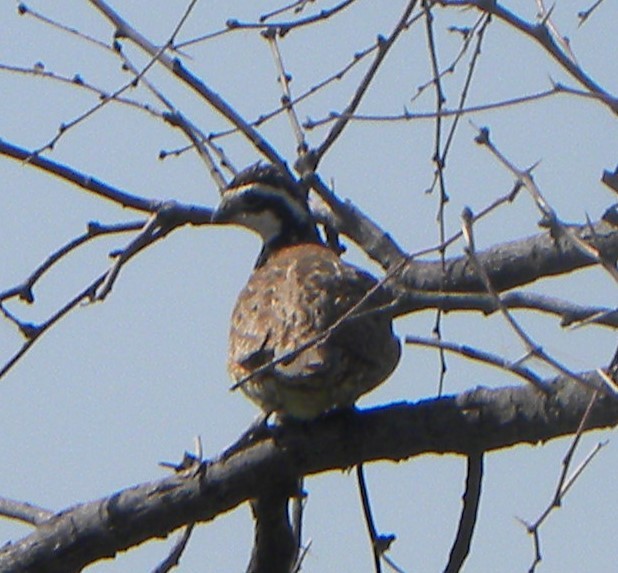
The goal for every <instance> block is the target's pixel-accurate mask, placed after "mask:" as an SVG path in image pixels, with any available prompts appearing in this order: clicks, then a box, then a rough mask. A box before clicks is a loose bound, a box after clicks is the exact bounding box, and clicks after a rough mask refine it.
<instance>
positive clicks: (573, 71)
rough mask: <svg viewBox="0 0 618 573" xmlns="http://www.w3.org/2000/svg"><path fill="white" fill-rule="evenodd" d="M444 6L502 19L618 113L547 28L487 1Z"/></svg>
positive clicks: (445, 0) (452, 1) (451, 1)
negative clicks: (470, 9) (532, 41)
mask: <svg viewBox="0 0 618 573" xmlns="http://www.w3.org/2000/svg"><path fill="white" fill-rule="evenodd" d="M440 4H441V5H443V6H474V7H475V8H477V9H479V10H482V11H484V12H490V13H491V14H492V15H493V16H496V17H497V18H500V19H501V20H503V21H504V22H506V23H507V24H509V25H510V26H512V27H513V28H515V29H516V30H518V31H519V32H521V33H522V34H523V35H524V36H527V37H528V38H531V39H533V40H535V41H536V42H538V43H539V44H540V45H541V46H542V47H543V49H544V50H545V51H546V52H547V53H548V54H549V55H550V56H551V57H552V58H553V59H554V60H556V61H557V62H558V63H559V64H560V65H561V66H562V67H563V68H564V69H565V70H566V71H567V72H568V73H569V74H570V75H571V76H572V77H573V78H575V79H576V80H577V81H578V82H579V83H581V84H582V85H583V86H585V87H586V88H587V89H588V90H590V91H591V92H594V93H596V94H599V95H602V96H603V97H604V98H605V101H606V102H607V104H608V106H609V108H610V109H611V110H612V111H613V112H614V113H618V99H616V98H615V97H613V96H612V95H611V94H610V93H608V92H607V91H606V90H605V89H603V88H602V87H601V86H600V85H599V84H598V83H597V82H595V81H594V80H593V79H592V78H591V77H590V76H589V75H588V74H586V73H585V72H584V71H583V70H582V69H581V68H580V67H579V66H578V65H577V64H576V63H575V62H574V61H573V60H572V59H571V57H570V56H569V55H567V54H566V53H565V52H564V51H563V50H562V49H561V48H560V46H558V45H557V44H556V42H555V41H554V39H553V38H552V35H551V33H550V32H549V30H548V28H547V26H545V25H544V24H543V23H541V24H531V23H529V22H526V21H525V20H523V19H522V18H520V17H519V16H517V15H516V14H515V13H514V12H512V11H511V10H509V9H508V8H505V7H504V6H503V5H502V4H499V3H497V2H487V1H486V0H440Z"/></svg>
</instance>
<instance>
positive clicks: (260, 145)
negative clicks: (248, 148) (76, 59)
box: [89, 0, 289, 174]
mask: <svg viewBox="0 0 618 573" xmlns="http://www.w3.org/2000/svg"><path fill="white" fill-rule="evenodd" d="M89 1H90V3H91V4H92V5H93V6H94V7H95V8H97V10H99V11H100V12H101V13H102V14H103V15H104V16H105V17H106V18H107V19H108V20H109V21H110V22H112V24H113V25H114V26H115V27H116V35H117V36H118V37H126V38H128V39H129V40H131V41H132V42H133V43H135V44H136V45H137V46H139V47H140V48H142V49H143V50H144V51H145V52H146V53H148V54H150V56H151V57H153V58H154V56H157V61H158V62H159V63H161V65H163V66H164V67H165V68H166V69H167V70H168V71H170V72H171V73H173V74H174V75H175V76H176V77H177V78H179V79H180V80H181V81H182V82H183V83H185V84H186V85H187V86H189V87H190V88H191V89H192V90H194V91H195V92H196V93H198V94H199V95H200V96H201V97H202V98H204V99H205V100H206V101H207V102H208V103H209V104H210V105H211V106H212V107H213V108H214V109H215V110H217V111H218V112H219V113H220V114H221V115H222V116H223V117H225V118H226V119H227V120H228V121H229V122H230V123H232V125H234V126H235V127H236V128H238V129H239V130H240V131H241V132H242V133H243V134H244V135H245V137H246V138H247V139H248V140H249V141H250V142H251V143H252V144H253V145H254V146H255V147H256V149H257V150H258V151H260V152H261V153H262V154H263V155H264V156H265V157H266V158H267V159H268V160H269V161H270V162H271V163H274V164H275V165H277V167H279V169H281V170H282V171H283V172H285V173H288V174H289V169H288V167H287V165H286V163H285V161H284V160H283V158H282V157H281V156H280V155H279V153H278V152H277V151H276V150H275V148H274V147H272V145H270V143H268V141H266V139H265V138H264V137H263V136H262V135H261V134H260V133H258V132H257V130H256V129H255V128H254V127H253V126H251V125H250V124H249V123H248V122H247V121H246V120H245V119H244V118H242V117H241V115H240V114H239V113H238V112H237V111H236V110H235V109H234V108H233V107H232V106H231V105H230V104H229V103H227V101H226V100H225V99H223V98H222V97H221V96H220V95H219V94H217V93H215V92H214V91H213V90H212V89H210V88H209V87H208V86H207V85H206V84H205V83H204V82H203V81H202V80H201V79H199V78H198V77H197V76H195V75H193V74H192V73H191V72H190V71H189V70H188V69H187V68H186V67H185V66H184V65H183V64H182V62H181V61H180V60H179V59H178V58H171V57H169V56H168V55H167V54H165V53H164V52H163V51H161V48H158V47H157V46H155V45H154V44H153V43H152V42H150V41H149V40H148V39H147V38H146V37H145V36H143V35H142V34H140V33H139V32H138V31H137V30H136V29H135V28H133V27H132V26H131V25H129V23H128V22H127V21H126V20H124V19H123V18H122V17H121V16H120V15H119V14H118V13H117V12H116V11H114V10H113V9H112V8H111V7H110V6H109V5H108V4H107V3H106V2H104V1H103V0H89Z"/></svg>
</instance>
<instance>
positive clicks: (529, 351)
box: [462, 209, 587, 385]
mask: <svg viewBox="0 0 618 573" xmlns="http://www.w3.org/2000/svg"><path fill="white" fill-rule="evenodd" d="M462 220H463V232H464V237H465V238H466V242H467V244H468V247H467V248H466V254H467V255H468V257H469V259H470V262H471V263H472V265H473V267H474V269H475V271H476V273H477V274H478V276H479V278H480V279H481V280H482V282H483V284H484V285H485V289H486V290H487V292H488V293H489V294H490V295H491V296H492V297H493V298H494V300H495V301H496V304H497V305H498V308H499V310H500V312H501V313H502V315H503V316H504V318H505V319H506V321H507V323H508V324H509V326H510V327H511V328H512V329H513V331H514V332H515V333H516V335H517V336H518V337H519V339H520V340H521V341H522V342H523V344H524V346H525V348H526V354H525V355H524V357H523V358H521V359H520V361H519V362H520V363H521V362H524V361H525V360H527V359H528V358H530V357H535V358H539V359H541V360H542V361H544V362H546V363H547V364H548V365H550V366H551V367H552V368H554V369H555V370H556V371H558V372H560V373H561V374H563V375H565V376H569V377H571V378H573V380H576V381H578V382H580V383H581V384H584V385H586V384H587V381H586V380H584V379H583V378H581V377H580V376H578V375H577V374H576V373H575V372H572V371H571V370H570V369H569V368H567V367H566V366H564V365H563V364H561V363H560V362H558V361H557V360H556V359H555V358H553V357H551V356H550V355H549V354H547V353H546V352H545V351H544V350H543V348H542V347H541V346H540V345H539V344H537V343H536V342H535V341H534V340H533V339H532V338H531V337H530V335H529V334H528V333H527V332H526V331H525V330H524V329H523V328H522V327H521V326H520V324H519V323H518V322H517V321H516V320H515V318H514V317H513V315H512V314H511V313H510V312H509V310H508V309H507V308H506V306H504V304H503V303H502V301H501V299H500V295H499V294H498V292H497V291H496V289H495V288H494V286H493V284H492V282H491V279H490V278H489V275H488V274H487V272H486V270H485V268H484V267H483V265H482V263H481V262H480V260H479V259H478V257H477V256H476V248H475V243H474V234H473V230H472V216H471V212H470V210H469V209H465V210H464V213H463V216H462Z"/></svg>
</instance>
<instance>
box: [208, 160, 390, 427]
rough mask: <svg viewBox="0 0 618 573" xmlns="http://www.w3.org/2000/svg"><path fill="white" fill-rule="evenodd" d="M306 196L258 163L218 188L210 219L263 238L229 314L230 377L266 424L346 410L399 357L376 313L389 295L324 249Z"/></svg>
mask: <svg viewBox="0 0 618 573" xmlns="http://www.w3.org/2000/svg"><path fill="white" fill-rule="evenodd" d="M306 195H307V194H306V193H303V192H302V190H301V187H300V185H299V184H298V183H297V182H295V181H294V179H292V178H291V177H289V176H287V175H285V174H284V173H283V172H282V171H281V170H279V168H277V167H275V166H273V165H270V164H261V163H259V164H256V165H252V166H251V167H249V168H247V169H245V170H244V171H241V172H240V173H238V174H237V175H236V176H235V177H234V178H233V179H232V181H231V182H230V183H229V184H228V185H227V187H226V188H224V190H223V191H222V194H221V201H220V203H219V205H218V207H217V208H216V210H215V212H214V214H213V216H212V221H213V222H215V223H227V224H233V225H240V226H242V227H245V228H248V229H250V230H251V231H253V232H255V233H257V234H258V235H259V236H260V237H261V239H262V249H261V252H260V254H259V256H258V258H257V261H256V263H255V267H254V269H253V271H252V273H251V275H250V277H249V279H248V281H247V284H246V285H245V287H244V288H243V289H242V290H241V292H240V294H239V295H238V298H237V301H236V304H235V306H234V310H233V312H232V317H231V324H230V332H229V350H228V371H229V373H230V375H231V377H232V378H233V379H234V380H235V381H236V386H238V387H240V388H241V390H242V391H243V393H244V394H246V395H247V396H248V397H249V398H250V399H251V400H252V401H253V402H255V403H256V404H257V405H258V406H259V407H260V408H261V409H262V410H263V412H264V413H265V414H266V415H270V414H272V413H275V415H276V416H278V417H281V418H283V419H289V418H293V419H296V420H312V419H315V418H317V417H319V416H320V415H322V414H324V413H326V412H329V411H331V410H337V409H349V408H351V407H352V406H353V405H354V403H355V402H356V400H357V399H358V398H359V397H360V396H361V395H362V394H365V393H366V392H369V391H370V390H372V389H373V388H375V387H376V386H377V385H379V384H380V383H382V382H383V381H384V380H385V379H386V378H387V377H388V376H389V375H390V374H391V373H392V371H393V370H394V369H395V367H396V365H397V363H398V362H399V358H400V355H401V345H400V342H399V339H398V337H397V336H396V335H395V334H394V332H393V325H392V316H391V315H389V314H388V313H387V312H383V311H381V310H375V309H376V307H386V306H387V305H388V302H389V297H388V295H387V294H386V292H385V291H384V289H383V288H382V286H381V285H380V284H378V281H377V280H376V279H375V278H374V277H373V276H371V275H370V274H369V273H367V272H365V271H363V270H361V269H360V268H358V267H356V266H354V265H352V264H349V263H347V262H345V261H343V260H342V259H341V258H340V256H339V253H337V252H335V250H333V249H332V248H331V247H330V246H328V245H326V244H325V243H324V242H323V240H322V238H321V236H320V233H319V232H318V228H317V225H316V222H315V220H314V218H313V216H312V214H311V212H310V209H309V207H308V203H307V198H306ZM372 289H374V290H373V291H372V292H370V291H371V290H372ZM368 294H369V296H368ZM372 308H373V309H374V312H371V310H370V309H372ZM346 313H347V314H346ZM363 313H364V314H363ZM348 314H349V315H350V316H347V315H348ZM355 314H358V316H357V317H356V316H354V315H355Z"/></svg>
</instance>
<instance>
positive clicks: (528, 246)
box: [396, 220, 618, 306]
mask: <svg viewBox="0 0 618 573" xmlns="http://www.w3.org/2000/svg"><path fill="white" fill-rule="evenodd" d="M570 228H571V229H573V230H576V231H577V235H578V236H579V237H580V238H581V239H582V240H584V241H589V242H590V244H591V245H593V246H594V247H595V248H596V249H598V250H599V251H600V252H601V253H602V254H603V257H604V258H605V259H606V260H611V261H615V260H616V259H617V258H618V227H617V226H615V225H612V224H611V223H609V222H606V221H603V220H602V221H598V222H596V223H593V224H592V225H580V226H577V225H572V226H570ZM477 258H478V260H479V262H480V263H481V264H482V266H483V268H484V269H485V270H486V272H487V274H488V276H489V278H490V280H491V283H492V285H493V287H494V288H495V289H496V290H497V291H504V290H508V289H511V288H513V287H516V286H522V285H526V284H529V283H531V282H534V281H535V280H537V279H540V278H543V277H548V276H553V275H559V274H564V273H569V272H571V271H574V270H577V269H581V268H584V267H588V266H591V265H593V264H596V261H595V260H594V259H593V258H591V257H590V256H588V255H586V254H585V253H583V252H582V251H581V250H580V249H579V248H578V247H577V246H576V245H575V244H574V243H573V242H572V241H568V240H566V239H564V238H559V239H557V240H556V239H554V238H553V237H552V236H551V234H550V232H549V231H545V232H543V233H539V234H538V235H533V236H531V237H527V238H525V239H519V240H516V241H511V242H508V243H502V244H500V245H497V246H495V247H491V248H489V249H487V250H486V251H482V252H479V253H477ZM396 288H397V289H401V292H400V294H399V296H397V297H396V298H397V300H398V303H400V304H401V305H402V306H405V301H406V299H407V298H408V300H409V302H410V303H411V304H413V303H414V293H411V294H407V293H406V292H405V291H406V290H410V289H411V290H423V291H444V292H484V291H485V287H484V285H483V282H482V281H481V280H480V278H479V277H478V276H477V273H476V272H475V270H474V267H473V265H471V264H470V261H469V259H468V257H466V256H462V257H453V258H450V259H447V260H446V272H444V273H443V271H442V263H441V262H440V261H430V262H425V261H411V262H410V263H408V264H407V266H406V268H405V269H404V270H403V272H402V273H401V275H400V278H398V279H396Z"/></svg>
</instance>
